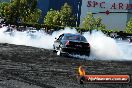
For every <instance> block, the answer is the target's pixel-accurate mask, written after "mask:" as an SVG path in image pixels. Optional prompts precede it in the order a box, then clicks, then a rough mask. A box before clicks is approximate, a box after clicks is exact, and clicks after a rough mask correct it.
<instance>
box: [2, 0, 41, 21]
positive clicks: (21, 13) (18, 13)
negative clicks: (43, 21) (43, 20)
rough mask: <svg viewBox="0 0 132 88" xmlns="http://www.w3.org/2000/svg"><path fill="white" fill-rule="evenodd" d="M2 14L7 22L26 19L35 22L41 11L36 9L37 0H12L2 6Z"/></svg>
mask: <svg viewBox="0 0 132 88" xmlns="http://www.w3.org/2000/svg"><path fill="white" fill-rule="evenodd" d="M2 14H4V17H5V18H6V21H7V22H9V23H18V21H19V22H27V21H28V20H29V21H28V22H30V23H36V22H38V19H39V18H40V15H41V11H40V10H39V9H37V0H12V1H11V2H10V3H9V5H8V6H4V11H3V13H2ZM29 18H32V19H31V20H30V19H29ZM31 21H33V22H31Z"/></svg>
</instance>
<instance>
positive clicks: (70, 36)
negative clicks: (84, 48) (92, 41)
mask: <svg viewBox="0 0 132 88" xmlns="http://www.w3.org/2000/svg"><path fill="white" fill-rule="evenodd" d="M64 40H76V41H83V42H87V40H86V38H85V37H84V36H81V35H66V36H65V37H64Z"/></svg>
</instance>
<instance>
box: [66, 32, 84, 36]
mask: <svg viewBox="0 0 132 88" xmlns="http://www.w3.org/2000/svg"><path fill="white" fill-rule="evenodd" d="M64 35H75V36H82V35H81V34H79V33H76V34H72V33H64Z"/></svg>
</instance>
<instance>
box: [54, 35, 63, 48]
mask: <svg viewBox="0 0 132 88" xmlns="http://www.w3.org/2000/svg"><path fill="white" fill-rule="evenodd" d="M63 36H64V34H62V35H60V36H59V38H58V39H57V40H56V41H55V42H54V44H55V47H56V48H57V49H59V47H60V44H61V40H62V37H63Z"/></svg>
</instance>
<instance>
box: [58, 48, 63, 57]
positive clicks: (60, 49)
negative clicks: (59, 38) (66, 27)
mask: <svg viewBox="0 0 132 88" xmlns="http://www.w3.org/2000/svg"><path fill="white" fill-rule="evenodd" d="M57 55H58V56H62V48H61V47H59V50H58V51H57Z"/></svg>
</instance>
